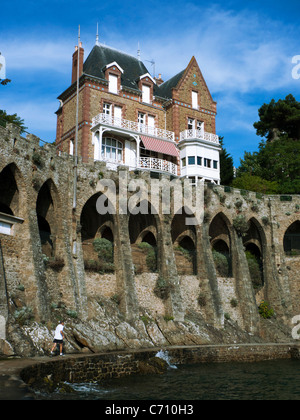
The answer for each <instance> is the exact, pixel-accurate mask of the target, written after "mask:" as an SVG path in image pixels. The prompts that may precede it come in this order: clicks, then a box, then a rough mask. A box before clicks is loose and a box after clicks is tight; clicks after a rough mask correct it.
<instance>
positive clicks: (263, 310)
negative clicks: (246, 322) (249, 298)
mask: <svg viewBox="0 0 300 420" xmlns="http://www.w3.org/2000/svg"><path fill="white" fill-rule="evenodd" d="M258 312H259V314H260V316H261V317H262V318H264V319H270V318H272V316H274V309H272V308H271V307H270V305H269V303H268V302H266V301H264V300H263V301H262V302H261V304H260V305H259V307H258Z"/></svg>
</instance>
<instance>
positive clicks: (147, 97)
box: [138, 73, 156, 104]
mask: <svg viewBox="0 0 300 420" xmlns="http://www.w3.org/2000/svg"><path fill="white" fill-rule="evenodd" d="M154 85H156V82H155V80H154V79H153V77H152V76H151V75H150V74H149V73H145V74H143V75H142V76H140V77H139V78H138V88H139V89H140V90H141V91H142V102H144V103H146V104H151V103H152V101H153V86H154Z"/></svg>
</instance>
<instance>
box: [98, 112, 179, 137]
mask: <svg viewBox="0 0 300 420" xmlns="http://www.w3.org/2000/svg"><path fill="white" fill-rule="evenodd" d="M97 125H106V126H109V127H112V128H116V129H118V130H124V131H126V132H129V133H134V134H144V135H147V136H150V137H157V138H159V139H164V140H171V141H174V133H173V131H168V130H163V129H162V128H156V127H151V126H148V125H145V124H141V123H139V122H135V121H130V120H125V119H124V118H116V117H113V116H112V115H108V114H98V115H96V117H94V118H93V119H92V129H93V128H95V127H96V126H97Z"/></svg>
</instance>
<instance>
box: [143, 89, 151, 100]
mask: <svg viewBox="0 0 300 420" xmlns="http://www.w3.org/2000/svg"><path fill="white" fill-rule="evenodd" d="M150 97H151V87H150V86H148V85H142V102H145V103H146V104H150V103H151V99H150Z"/></svg>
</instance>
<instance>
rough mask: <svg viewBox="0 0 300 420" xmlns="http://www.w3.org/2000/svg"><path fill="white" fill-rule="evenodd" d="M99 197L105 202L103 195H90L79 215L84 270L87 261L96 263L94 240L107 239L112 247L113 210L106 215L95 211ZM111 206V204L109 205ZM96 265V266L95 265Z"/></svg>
mask: <svg viewBox="0 0 300 420" xmlns="http://www.w3.org/2000/svg"><path fill="white" fill-rule="evenodd" d="M99 197H101V199H102V200H105V197H106V196H105V195H104V194H102V193H100V192H99V193H96V194H94V195H92V196H91V197H90V198H89V199H88V200H87V201H86V202H85V204H84V205H83V207H82V210H81V215H80V225H81V243H82V249H83V259H84V262H85V266H86V268H87V267H88V262H89V261H94V262H95V264H96V262H98V258H99V255H98V253H97V251H96V250H95V247H94V241H95V240H96V239H100V238H103V239H107V240H108V241H110V242H111V243H112V245H113V246H114V238H115V220H114V215H113V214H112V213H113V209H112V208H111V212H107V213H106V214H100V213H99V212H98V211H97V200H98V199H99ZM109 204H110V205H111V203H109ZM96 265H97V264H96Z"/></svg>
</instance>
